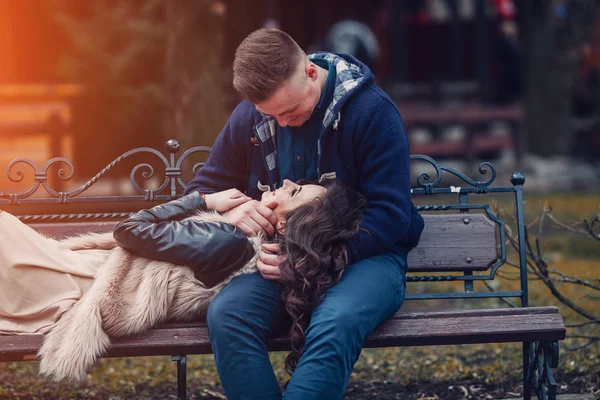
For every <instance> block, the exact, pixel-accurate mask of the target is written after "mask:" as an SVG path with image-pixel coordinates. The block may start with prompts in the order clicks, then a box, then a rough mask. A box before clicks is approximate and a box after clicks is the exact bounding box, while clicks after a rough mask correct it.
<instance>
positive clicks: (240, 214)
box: [225, 200, 277, 237]
mask: <svg viewBox="0 0 600 400" xmlns="http://www.w3.org/2000/svg"><path fill="white" fill-rule="evenodd" d="M225 220H226V221H227V222H228V223H230V224H232V225H235V226H237V227H238V228H240V229H241V230H242V232H244V233H245V234H246V236H254V235H258V234H259V233H262V234H263V235H264V236H265V237H267V236H271V235H273V233H275V226H274V225H275V223H276V222H277V218H276V217H275V214H274V213H273V210H271V209H270V208H269V207H267V206H265V205H264V204H262V203H261V202H260V201H256V200H249V201H246V202H245V203H243V204H242V205H240V206H238V207H236V208H234V209H232V210H230V211H228V212H227V213H225Z"/></svg>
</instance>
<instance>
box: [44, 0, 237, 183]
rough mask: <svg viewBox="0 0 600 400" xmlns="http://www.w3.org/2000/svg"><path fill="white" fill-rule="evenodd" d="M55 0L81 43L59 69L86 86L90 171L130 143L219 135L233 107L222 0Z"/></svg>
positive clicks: (206, 139)
mask: <svg viewBox="0 0 600 400" xmlns="http://www.w3.org/2000/svg"><path fill="white" fill-rule="evenodd" d="M47 4H49V5H50V7H49V11H50V12H52V13H53V14H54V19H55V21H56V23H57V24H58V25H59V26H60V27H61V28H62V29H63V30H64V31H65V32H66V34H67V36H68V38H69V40H70V42H71V45H72V46H71V47H70V48H67V49H66V50H65V53H64V55H63V56H62V57H61V59H60V61H59V65H58V70H59V73H60V75H61V76H64V77H65V78H67V79H69V80H71V81H75V82H79V83H82V84H84V86H85V88H86V91H85V93H86V94H85V95H84V96H82V97H81V98H80V99H79V100H78V101H77V102H76V104H74V116H75V121H74V126H73V130H74V137H75V145H76V152H75V154H76V155H77V156H76V161H77V157H79V158H80V160H81V161H83V162H77V164H78V165H81V166H82V168H83V169H84V170H85V171H86V173H88V172H96V171H97V170H98V168H101V167H102V166H103V165H104V164H106V163H107V162H109V161H110V160H111V159H112V157H116V156H118V155H119V154H121V153H122V152H123V151H124V150H127V149H129V148H132V147H138V146H154V147H157V148H161V147H162V144H163V143H164V140H165V139H167V138H173V137H175V138H177V139H179V140H180V142H182V145H184V146H186V147H189V146H190V145H198V144H203V145H211V144H212V142H213V140H214V138H215V137H216V135H217V134H218V133H219V131H220V129H221V128H222V126H223V123H224V121H225V117H226V116H225V111H224V107H223V101H222V97H223V95H222V88H221V85H220V84H221V79H220V74H221V69H220V64H219V62H220V54H221V37H222V32H221V21H222V18H221V16H220V15H219V12H218V9H216V8H215V1H212V0H198V1H192V0H179V1H171V0H132V1H127V2H113V1H109V0H96V1H93V2H86V3H82V2H74V1H69V0H54V1H53V2H50V3H47ZM215 10H216V11H215ZM91 149H99V150H102V151H96V152H94V151H91ZM84 165H85V167H84Z"/></svg>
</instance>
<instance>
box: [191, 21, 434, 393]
mask: <svg viewBox="0 0 600 400" xmlns="http://www.w3.org/2000/svg"><path fill="white" fill-rule="evenodd" d="M233 71H234V78H233V84H234V87H235V88H236V90H237V91H238V92H239V93H240V94H241V95H242V96H243V97H245V99H246V100H244V101H242V102H241V103H240V104H239V105H238V106H237V108H236V109H235V110H234V111H233V113H232V115H231V117H230V119H229V121H228V122H227V124H226V126H225V128H224V129H223V131H222V132H221V134H220V135H219V137H218V138H217V140H216V141H215V143H214V146H213V148H212V151H211V154H210V157H209V158H208V160H207V162H206V164H205V165H204V167H203V168H202V169H200V171H199V172H198V175H197V176H196V177H195V178H194V180H193V181H192V182H191V183H190V185H189V186H188V188H187V191H186V192H188V193H189V192H190V191H193V190H197V191H200V192H203V193H209V192H213V191H218V190H224V189H228V188H232V187H234V188H238V189H239V190H241V191H243V192H246V193H247V194H248V195H249V196H250V197H252V198H254V199H258V198H259V196H260V195H261V190H276V189H277V188H278V187H281V185H282V182H283V180H284V179H290V180H292V181H297V180H298V179H301V178H307V179H317V178H319V177H322V176H335V177H337V178H338V179H341V180H342V181H343V182H344V183H345V184H346V185H348V186H350V187H352V188H354V189H356V190H358V191H360V192H361V193H363V194H364V195H365V196H366V198H367V201H368V205H367V209H366V211H365V214H364V221H363V224H362V230H361V233H360V234H359V235H358V236H357V237H356V238H354V240H353V241H352V242H351V243H348V245H347V251H348V257H349V261H350V265H349V267H348V268H347V270H346V271H345V272H344V274H343V276H342V279H341V280H340V282H339V283H338V284H337V285H336V286H334V287H332V288H331V289H329V290H328V291H327V292H326V293H325V295H324V296H323V299H322V300H321V303H320V304H319V306H318V307H317V308H316V309H315V310H314V312H313V314H312V317H311V322H310V325H309V327H308V329H307V330H306V332H305V336H306V343H305V347H304V350H303V353H302V357H301V358H300V361H299V362H298V365H297V368H296V370H295V372H294V374H293V375H292V378H291V380H290V382H289V384H288V386H287V388H286V391H285V398H286V399H302V400H306V399H326V400H331V399H339V398H341V397H342V395H343V393H344V389H345V387H346V384H347V382H348V378H349V376H350V373H351V372H352V368H353V365H354V363H355V362H356V360H357V359H358V357H359V355H360V352H361V349H362V346H363V344H364V341H365V339H366V338H367V337H368V335H369V334H370V333H371V331H372V330H373V329H374V328H375V327H376V326H377V325H378V324H379V323H380V322H382V321H383V320H385V319H386V318H388V317H389V316H390V315H392V314H393V313H394V312H395V311H396V310H398V308H399V307H400V306H401V305H402V302H403V301H404V294H405V286H406V284H405V274H406V256H407V253H408V251H410V249H411V248H413V247H414V246H416V245H417V243H418V241H419V237H420V234H421V231H422V230H423V219H422V218H421V216H420V215H419V214H418V213H417V212H416V210H415V208H414V206H413V205H412V203H411V199H410V182H409V181H410V172H409V151H408V141H407V136H406V132H405V130H404V126H403V125H402V120H401V118H400V114H399V112H398V110H397V108H396V106H395V105H394V103H393V101H392V100H391V99H390V98H389V97H388V96H387V95H386V94H385V93H384V92H383V91H382V90H381V89H380V88H379V87H377V86H376V85H375V84H374V83H373V75H372V73H371V72H370V71H369V69H368V68H367V67H365V66H364V65H363V64H362V63H361V62H359V61H358V60H356V59H355V58H353V57H351V56H340V55H335V54H328V53H318V54H314V55H310V56H307V55H306V54H305V53H304V52H303V51H302V49H301V48H300V47H299V46H298V44H297V43H296V42H295V41H294V40H293V39H292V38H291V37H290V36H289V35H287V34H286V33H284V32H282V31H279V30H264V29H261V30H258V31H255V32H253V33H252V34H250V35H249V36H248V37H247V38H246V39H244V41H243V42H242V43H241V44H240V46H239V47H238V49H237V51H236V55H235V61H234V66H233ZM227 217H228V218H229V221H230V222H231V223H232V224H234V225H236V226H237V227H238V228H240V229H241V230H242V231H243V232H244V233H246V234H247V235H253V234H257V233H263V234H265V235H269V236H270V235H272V234H273V233H274V230H275V227H274V226H273V224H274V221H275V219H274V218H273V215H272V212H271V210H270V209H269V208H268V207H265V206H263V205H261V204H259V203H258V202H255V201H249V202H247V203H245V204H243V205H242V206H240V207H238V208H236V209H235V210H234V211H232V212H230V213H228V214H227ZM278 250H279V249H278V248H277V247H276V246H274V245H272V244H265V245H264V246H263V251H262V252H261V254H260V259H259V261H258V269H259V271H260V274H258V273H257V274H250V275H245V276H241V277H238V278H236V279H234V280H233V281H232V282H231V283H230V284H229V285H228V286H227V287H226V288H225V289H224V290H223V291H221V293H220V294H219V295H218V296H217V297H216V298H215V299H214V300H213V302H212V303H211V305H210V307H209V310H208V315H207V323H208V327H209V331H210V340H211V344H212V347H213V351H214V354H215V360H216V363H217V370H218V372H219V376H220V378H221V383H222V385H223V388H224V390H225V394H226V395H227V398H228V399H281V396H282V395H281V392H280V388H279V385H278V383H277V380H276V378H275V375H274V373H273V369H272V367H271V363H270V361H269V357H268V353H267V350H266V337H267V335H268V334H269V333H271V332H273V331H274V330H276V329H278V328H280V327H281V325H282V323H283V321H285V310H283V307H282V300H281V293H280V287H279V286H278V283H277V279H278V278H279V277H280V275H279V264H280V262H281V257H280V256H277V252H278Z"/></svg>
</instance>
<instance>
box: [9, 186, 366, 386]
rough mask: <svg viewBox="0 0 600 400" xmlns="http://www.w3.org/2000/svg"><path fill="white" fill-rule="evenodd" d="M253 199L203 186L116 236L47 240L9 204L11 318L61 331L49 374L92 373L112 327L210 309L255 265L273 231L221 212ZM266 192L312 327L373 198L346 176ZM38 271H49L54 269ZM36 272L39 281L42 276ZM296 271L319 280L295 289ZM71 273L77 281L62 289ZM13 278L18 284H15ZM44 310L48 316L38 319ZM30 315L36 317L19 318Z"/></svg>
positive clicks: (43, 368) (136, 329)
mask: <svg viewBox="0 0 600 400" xmlns="http://www.w3.org/2000/svg"><path fill="white" fill-rule="evenodd" d="M245 201H249V199H248V198H247V197H245V196H243V195H242V194H241V193H240V192H239V191H237V190H229V191H225V192H220V193H215V194H210V195H206V196H201V195H200V194H198V193H194V194H191V195H188V196H185V197H183V198H181V199H178V200H174V201H171V202H169V203H165V204H162V205H159V206H156V207H154V208H152V209H149V210H143V211H140V212H139V213H137V214H135V215H134V216H132V217H131V218H129V219H127V220H125V221H123V222H121V223H120V224H119V225H118V226H117V228H116V229H115V232H114V236H113V234H110V233H109V234H99V235H98V234H96V235H87V236H82V237H76V238H69V239H66V240H64V241H61V242H56V241H54V240H51V239H45V238H42V237H41V236H40V235H38V234H37V233H35V232H34V231H32V230H31V229H30V228H29V227H27V226H25V225H24V224H22V223H20V222H19V221H18V220H17V219H16V218H14V217H12V216H11V215H10V214H7V213H0V243H7V242H5V241H4V239H6V240H8V239H10V240H11V241H12V242H11V245H10V246H7V245H5V246H1V245H0V293H8V294H7V295H4V294H2V295H0V296H2V297H3V298H2V303H0V328H1V327H2V326H9V327H10V328H13V331H12V332H10V333H23V332H27V331H25V330H23V331H22V332H19V331H18V328H20V327H27V328H29V332H31V331H32V329H34V328H37V330H33V332H36V333H41V332H48V331H50V333H49V334H48V335H47V336H46V338H45V341H44V345H43V346H42V348H41V349H40V353H39V355H40V357H41V364H40V372H41V373H43V374H47V375H50V376H53V377H54V378H56V379H64V378H76V379H82V378H83V377H84V376H85V373H86V370H87V369H88V368H89V367H90V366H91V365H92V364H93V362H94V361H95V360H96V358H97V357H98V356H99V355H101V354H102V353H103V352H104V351H105V350H106V348H107V347H108V345H109V343H110V337H119V336H124V335H131V334H134V333H140V332H143V331H145V330H147V329H150V328H151V327H153V326H156V325H157V324H158V323H160V322H163V321H165V320H167V319H178V320H183V319H191V318H195V317H198V316H202V315H203V314H204V313H205V312H206V309H207V307H208V303H209V302H210V300H211V299H212V298H213V297H214V296H215V295H216V294H217V293H218V291H219V290H220V289H221V288H222V287H224V286H225V285H226V284H227V283H228V282H229V281H230V280H231V279H233V278H234V277H235V276H237V275H239V274H242V273H251V272H255V271H256V268H255V263H256V259H257V257H258V256H257V254H258V252H259V251H258V250H259V249H260V245H261V240H262V238H260V237H252V238H247V237H246V236H245V235H244V234H243V233H241V232H240V231H239V230H238V229H237V228H235V227H233V226H232V225H229V224H228V223H227V222H226V218H225V217H224V216H222V215H221V214H219V212H226V211H229V210H231V209H232V208H233V207H235V206H237V205H239V204H242V203H243V202H245ZM262 202H263V203H265V204H267V205H268V206H269V207H272V208H273V211H274V214H275V215H276V217H277V224H276V226H277V228H278V233H279V235H278V238H277V241H278V242H279V244H280V248H281V249H282V252H284V253H287V254H288V260H287V261H286V262H285V263H284V265H282V280H283V281H284V284H285V285H286V286H287V287H289V288H290V289H289V290H286V291H284V292H285V293H287V294H289V299H290V302H291V303H290V304H289V305H288V307H287V308H288V309H289V310H291V314H292V317H293V318H294V321H295V326H296V325H300V326H301V325H302V323H303V322H304V319H303V318H304V317H302V314H303V313H305V312H306V310H308V308H309V307H314V305H316V303H315V296H319V298H320V296H321V295H322V293H323V291H324V290H325V288H327V287H329V286H331V285H333V284H334V283H335V282H336V281H337V280H338V279H339V276H340V274H341V272H342V270H343V267H344V266H345V264H347V263H346V261H345V252H344V242H345V241H346V240H348V239H349V238H351V237H352V236H354V234H356V232H357V231H358V226H359V224H360V221H361V218H362V214H361V210H362V208H363V206H364V200H363V199H362V198H361V197H360V196H359V195H357V194H356V193H354V192H352V191H350V190H347V189H345V188H344V187H343V186H342V185H340V184H339V183H336V182H329V183H327V184H325V185H324V186H321V185H302V186H300V185H296V184H293V183H291V182H289V181H286V182H285V183H284V185H283V187H282V188H281V189H279V190H277V191H275V192H267V193H265V194H264V195H263V198H262ZM198 210H201V212H200V213H199V212H198ZM208 210H212V211H216V212H207V211H208ZM15 248H19V251H14V249H15ZM14 253H18V254H17V255H15V254H14ZM321 258H322V259H321ZM23 259H24V260H23ZM317 259H318V262H317V263H313V262H315V261H316V260H317ZM57 264H58V267H60V268H58V267H56V265H57ZM182 265H184V266H187V267H189V268H183V267H181V266H182ZM23 266H26V267H25V268H23ZM37 267H40V268H37ZM80 267H83V268H80ZM317 268H318V269H319V271H317V270H316V269H317ZM38 269H39V270H41V271H43V272H47V271H50V272H49V274H48V276H45V275H44V274H43V273H42V274H39V273H38V272H39V271H38ZM81 269H83V270H84V271H83V272H82V271H81ZM40 276H41V277H42V278H40ZM19 278H20V279H19ZM30 278H31V279H30ZM36 279H37V282H38V283H39V284H38V285H36V284H35V283H34V284H33V285H32V282H31V281H32V280H36ZM44 279H47V280H46V281H44ZM295 279H300V280H302V282H304V283H306V281H307V280H309V279H315V285H314V286H312V287H309V286H306V285H304V286H302V288H300V289H296V286H295V285H296V283H295V281H294V280H295ZM57 281H59V282H60V283H61V284H55V282H57ZM65 282H66V283H69V284H70V286H68V285H67V287H68V288H69V289H71V290H70V291H69V290H67V291H63V292H61V290H62V289H64V288H63V286H65V285H66V283H65ZM5 286H6V289H10V288H12V289H11V290H9V291H8V292H5V291H4V289H5ZM32 286H33V288H31V287H32ZM36 286H39V287H38V288H36ZM40 288H42V289H43V290H41V289H40ZM40 292H41V293H40ZM48 293H49V295H48ZM65 293H66V294H65ZM40 294H43V296H41V297H43V300H45V301H46V303H42V304H45V306H44V307H43V308H42V309H41V310H40V309H37V310H35V311H38V312H37V313H36V312H31V310H28V311H29V312H24V313H23V312H21V313H19V312H20V311H22V309H23V308H25V309H26V310H27V309H28V308H31V307H29V306H30V305H31V304H35V303H36V302H35V301H32V300H31V299H36V298H37V297H40ZM28 295H31V298H29V297H27V296H28ZM36 296H37V297H36ZM287 302H288V301H287V299H286V303H287ZM317 302H318V301H317ZM5 303H6V305H5ZM30 303H31V304H30ZM292 303H293V304H292ZM57 304H59V305H60V306H59V307H56V305H57ZM23 306H24V307H23ZM48 310H52V311H51V312H48ZM67 310H68V311H69V312H66V311H67ZM65 312H66V313H65ZM298 312H300V314H299V313H298ZM63 313H65V314H64V316H62V317H61V318H60V320H58V322H56V319H58V317H60V316H61V314H63ZM40 316H41V317H42V318H41V322H40V321H36V320H38V319H39V318H38V317H40ZM19 318H20V320H23V321H28V322H30V323H15V321H19ZM31 321H35V322H31ZM14 328H16V329H14ZM296 329H297V328H296ZM0 331H1V329H0ZM294 332H295V331H294V328H293V330H292V333H294ZM298 337H299V336H298V335H297V334H296V335H295V338H296V339H295V340H294V343H299V339H298ZM295 348H296V349H298V345H297V344H296V345H295Z"/></svg>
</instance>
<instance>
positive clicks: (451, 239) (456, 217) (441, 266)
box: [30, 214, 498, 272]
mask: <svg viewBox="0 0 600 400" xmlns="http://www.w3.org/2000/svg"><path fill="white" fill-rule="evenodd" d="M423 218H424V219H425V230H424V231H423V234H422V235H421V241H420V243H419V246H418V247H416V248H415V249H413V250H412V251H411V252H410V253H409V255H408V270H409V272H451V271H484V270H487V269H488V268H489V267H490V266H491V265H493V263H494V262H495V261H496V260H497V259H498V250H497V235H496V232H497V228H498V227H497V226H496V224H495V223H494V222H493V221H491V220H490V219H489V218H488V217H487V216H486V215H484V214H439V215H428V214H426V215H424V216H423ZM465 218H466V219H467V220H468V223H467V224H465ZM116 225H117V222H66V223H61V224H60V225H59V226H58V225H56V224H52V223H34V224H31V225H30V226H31V227H32V228H34V229H36V230H37V231H38V232H40V233H42V234H44V235H46V236H49V237H54V238H63V237H66V236H72V235H78V234H82V233H91V232H108V231H111V230H113V229H114V227H115V226H116ZM469 259H470V261H469Z"/></svg>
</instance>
